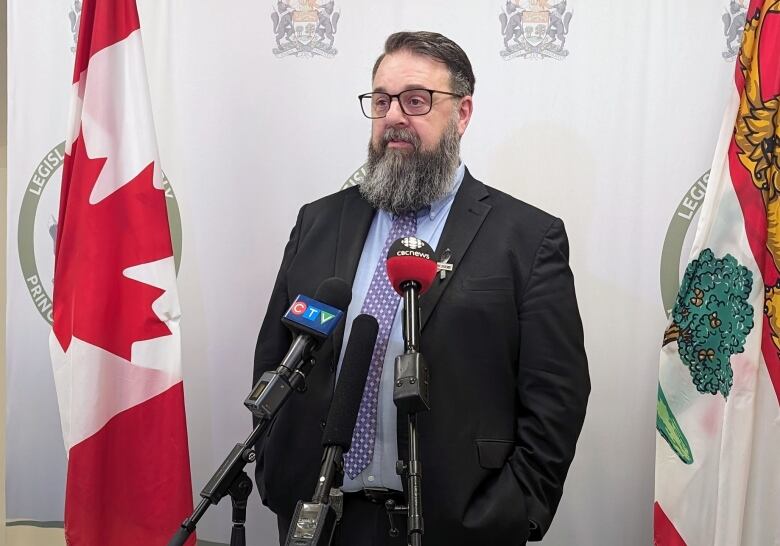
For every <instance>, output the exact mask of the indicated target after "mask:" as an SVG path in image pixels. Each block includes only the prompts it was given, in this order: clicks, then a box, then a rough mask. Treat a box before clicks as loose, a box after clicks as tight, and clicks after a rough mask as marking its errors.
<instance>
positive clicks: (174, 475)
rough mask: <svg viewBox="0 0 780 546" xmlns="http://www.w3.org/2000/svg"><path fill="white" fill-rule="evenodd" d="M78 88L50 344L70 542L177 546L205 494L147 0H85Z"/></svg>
mask: <svg viewBox="0 0 780 546" xmlns="http://www.w3.org/2000/svg"><path fill="white" fill-rule="evenodd" d="M71 92H72V96H71V107H70V118H69V127H68V135H67V140H66V147H65V151H66V157H65V162H64V166H63V175H62V189H61V197H60V211H59V224H58V230H57V240H56V261H55V273H54V328H53V332H52V336H51V339H50V349H51V355H52V362H53V368H54V377H55V383H56V387H57V396H58V400H59V408H60V418H61V420H62V430H63V436H64V440H65V447H66V450H67V453H68V474H67V486H66V495H65V537H66V541H67V543H68V544H69V545H73V546H81V545H84V546H103V545H111V546H124V545H127V546H130V545H132V546H138V545H145V546H146V545H156V544H167V542H168V540H169V539H170V537H171V536H172V535H173V533H175V532H176V530H177V529H178V527H179V524H180V523H181V521H182V520H183V519H184V518H185V517H186V516H187V515H189V513H190V512H191V511H192V489H191V481H190V466H189V454H188V447H187V428H186V420H185V414H184V392H183V387H182V377H181V338H180V333H179V318H180V311H179V303H178V295H177V291H176V273H175V265H174V258H173V250H172V244H171V235H170V229H169V226H168V216H167V210H166V204H165V193H164V190H163V186H162V173H161V170H160V162H159V158H158V153H157V142H156V138H155V131H154V125H153V121H152V111H151V102H150V98H149V89H148V84H147V78H146V68H145V66H144V53H143V44H142V42H141V31H140V24H139V19H138V11H137V8H136V5H135V0H84V3H83V6H82V13H81V26H80V30H79V38H78V45H77V50H76V62H75V67H74V72H73V86H72V91H71ZM190 541H191V542H190V543H191V544H192V543H194V537H191V539H190Z"/></svg>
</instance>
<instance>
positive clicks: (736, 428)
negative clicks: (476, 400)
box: [654, 0, 780, 546]
mask: <svg viewBox="0 0 780 546" xmlns="http://www.w3.org/2000/svg"><path fill="white" fill-rule="evenodd" d="M657 409H658V412H657V418H656V428H657V431H658V434H657V440H656V468H655V510H654V516H655V521H654V527H655V529H654V539H655V540H654V543H655V544H656V546H685V545H687V546H740V545H741V546H766V545H769V544H780V517H778V515H780V0H753V1H752V2H751V3H750V7H749V8H748V10H747V24H746V26H745V32H744V38H743V43H742V48H741V50H740V53H739V55H738V57H737V65H736V75H735V85H734V90H733V93H732V95H731V97H730V102H729V106H728V108H727V111H726V115H725V117H724V122H723V126H722V129H721V134H720V139H719V143H718V147H717V150H716V152H715V159H714V162H713V166H712V171H711V175H710V179H709V185H708V187H707V194H706V197H705V199H704V203H703V205H702V209H701V218H700V219H699V226H698V229H697V231H696V236H695V238H694V242H693V248H692V250H691V258H690V262H689V263H688V265H687V268H686V270H685V273H684V275H683V279H682V282H681V286H680V290H679V293H678V295H677V299H676V302H675V305H674V307H673V309H672V312H671V316H670V324H669V326H668V327H667V329H666V332H665V334H664V339H663V349H662V351H661V362H660V371H659V383H658V404H657Z"/></svg>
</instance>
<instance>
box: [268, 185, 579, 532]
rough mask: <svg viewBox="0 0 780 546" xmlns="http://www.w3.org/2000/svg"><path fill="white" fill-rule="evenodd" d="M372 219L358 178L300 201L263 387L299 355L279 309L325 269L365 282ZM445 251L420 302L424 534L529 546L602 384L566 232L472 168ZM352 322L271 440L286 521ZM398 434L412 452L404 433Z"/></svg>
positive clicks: (273, 474)
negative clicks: (594, 390)
mask: <svg viewBox="0 0 780 546" xmlns="http://www.w3.org/2000/svg"><path fill="white" fill-rule="evenodd" d="M373 215H374V210H373V209H372V208H371V207H370V206H369V205H368V204H367V203H366V201H364V200H363V199H362V198H361V196H360V194H359V192H358V189H357V188H356V187H352V188H349V189H347V190H344V191H341V192H339V193H336V194H333V195H330V196H328V197H325V198H323V199H320V200H318V201H316V202H314V203H311V204H309V205H306V206H304V207H303V208H302V209H301V210H300V213H299V214H298V220H297V222H296V224H295V227H294V229H293V231H292V234H291V237H290V241H289V243H288V244H287V247H286V248H285V251H284V258H283V260H282V265H281V269H280V271H279V275H278V277H277V279H276V284H275V285H274V289H273V293H272V295H271V300H270V303H269V305H268V311H267V314H266V317H265V320H264V322H263V326H262V328H261V331H260V335H259V339H258V343H257V350H256V353H255V367H254V379H255V381H257V379H258V378H259V377H260V375H261V374H262V373H263V372H265V371H267V370H271V369H274V368H275V367H276V366H277V365H278V364H279V362H280V360H281V359H282V357H283V355H284V354H285V353H286V351H287V349H288V348H289V345H290V342H291V340H292V337H291V334H290V333H289V332H288V331H287V330H286V329H285V328H284V326H283V325H282V324H281V322H280V317H281V316H282V315H283V314H284V312H285V311H286V310H287V308H288V306H289V305H290V303H291V301H292V299H294V298H295V296H297V295H298V294H306V295H313V294H314V293H315V291H316V289H317V287H318V285H319V284H320V282H322V281H323V280H324V279H326V278H328V277H332V276H336V277H341V278H343V279H345V280H346V281H347V282H348V283H350V284H351V283H352V281H353V280H354V276H355V271H356V269H357V265H358V261H359V259H360V255H361V252H362V249H363V243H364V241H365V238H366V236H367V234H368V230H369V227H370V225H371V220H372V218H373ZM447 248H449V249H450V250H451V253H452V258H451V259H450V262H451V263H452V264H453V265H454V271H453V272H452V273H451V274H448V275H447V276H446V278H445V279H444V280H440V279H439V278H438V277H437V278H436V280H435V281H434V284H433V286H432V287H431V289H430V290H429V291H428V292H427V293H426V294H424V295H423V296H422V297H421V300H420V306H421V323H422V332H421V353H422V354H423V355H424V357H425V359H426V361H427V363H428V366H429V368H430V376H431V378H430V402H431V410H430V412H427V413H421V414H419V416H418V429H419V434H420V446H421V447H420V450H421V461H422V499H423V517H424V518H425V534H424V537H423V540H424V543H425V544H426V545H428V546H460V545H462V546H467V545H468V546H475V545H490V546H502V545H506V546H510V545H511V546H517V545H520V544H524V543H525V541H526V540H527V539H529V538H530V539H531V540H534V539H536V540H538V539H540V538H541V536H542V535H543V534H544V532H545V531H546V530H547V528H548V527H549V525H550V522H551V521H552V518H553V515H554V513H555V510H556V508H557V506H558V501H559V500H560V497H561V494H562V491H563V481H564V478H565V477H566V473H567V471H568V468H569V464H570V463H571V460H572V457H573V456H574V450H575V444H576V442H577V437H578V436H579V433H580V429H581V427H582V423H583V419H584V417H585V406H586V403H587V398H588V394H589V392H590V382H589V378H588V369H587V359H586V356H585V351H584V348H583V333H582V325H581V322H580V317H579V312H578V310H577V302H576V299H575V294H574V282H573V278H572V274H571V270H570V269H569V266H568V253H569V249H568V241H567V238H566V233H565V231H564V228H563V224H562V222H561V221H560V220H559V219H557V218H554V217H552V216H550V215H548V214H546V213H545V212H542V211H540V210H539V209H536V208H534V207H532V206H530V205H527V204H525V203H523V202H521V201H518V200H516V199H514V198H513V197H511V196H509V195H507V194H505V193H502V192H500V191H498V190H495V189H493V188H490V187H488V186H486V185H484V184H482V183H481V182H479V181H477V180H475V179H474V178H473V177H472V176H471V175H470V174H469V172H468V170H467V171H466V174H465V177H464V179H463V183H462V184H461V187H460V189H459V191H458V194H457V195H456V197H455V201H454V203H453V205H452V209H451V211H450V214H449V217H448V219H447V223H446V225H445V228H444V231H443V233H442V236H441V239H440V241H439V244H438V248H437V249H436V251H437V255H438V254H441V252H442V251H443V250H444V249H447ZM343 331H344V330H343V325H341V327H340V328H339V331H337V332H336V334H335V335H334V336H333V337H332V338H331V340H329V341H327V342H326V343H325V344H324V345H323V346H322V347H321V348H320V350H319V351H318V352H317V354H316V358H317V362H318V363H317V365H316V366H315V367H314V370H313V371H312V373H311V375H310V377H309V381H308V387H309V388H308V391H307V392H306V393H305V394H302V395H299V394H296V395H294V396H292V397H291V398H290V400H289V401H288V403H287V405H286V406H285V407H284V408H283V409H282V410H281V411H280V413H279V415H278V417H277V419H276V421H275V423H274V424H273V426H272V427H271V428H270V430H269V431H268V433H267V434H266V435H265V437H263V438H262V439H261V440H260V441H259V442H258V446H257V447H258V454H259V456H258V463H257V470H256V481H257V485H258V489H259V491H260V495H261V497H262V499H263V502H264V503H265V504H266V505H267V506H269V507H270V508H271V510H273V511H274V512H276V513H277V514H279V515H281V516H283V517H284V518H287V519H289V518H290V517H291V516H292V512H293V510H294V508H295V504H296V502H297V501H298V500H299V499H310V498H311V495H312V492H313V490H314V485H315V481H316V479H317V473H318V471H319V467H320V458H321V455H322V451H323V449H322V447H321V445H320V441H321V435H322V428H323V427H324V423H325V417H326V415H327V412H328V408H329V405H330V401H331V398H332V393H333V389H334V377H335V374H334V371H335V369H336V363H337V362H336V359H337V358H338V355H339V354H340V349H341V344H342V343H343V339H342V337H343ZM398 422H399V423H404V422H405V420H403V421H402V420H401V418H399V421H398ZM398 428H399V430H398V448H399V454H400V455H401V456H402V457H406V455H407V453H408V438H407V430H406V427H405V426H399V427H398ZM529 534H530V537H529Z"/></svg>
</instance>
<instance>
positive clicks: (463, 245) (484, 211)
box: [420, 169, 491, 328]
mask: <svg viewBox="0 0 780 546" xmlns="http://www.w3.org/2000/svg"><path fill="white" fill-rule="evenodd" d="M488 195H489V194H488V191H487V189H486V188H485V185H484V184H482V182H479V181H478V180H476V179H475V178H474V177H473V176H471V173H469V171H468V169H466V172H465V174H464V175H463V182H462V183H461V187H460V190H459V191H458V194H457V195H456V196H455V201H454V202H453V203H452V208H451V209H450V214H449V216H448V217H447V223H446V224H445V226H444V231H443V232H442V234H441V238H440V239H439V244H438V245H436V255H437V256H441V254H442V252H444V251H445V250H446V249H450V252H451V258H450V260H449V263H451V264H452V267H453V271H452V273H449V274H447V275H446V276H445V277H444V279H441V278H439V277H438V276H437V277H436V279H434V281H433V284H432V285H431V288H430V289H429V290H428V292H426V293H425V294H423V295H422V297H421V298H420V325H421V327H422V328H425V324H426V323H427V322H428V319H429V318H431V314H432V313H433V310H434V309H435V308H436V304H437V303H439V299H440V298H441V296H442V294H444V291H445V290H446V289H447V287H448V286H449V285H450V283H451V282H452V279H453V277H454V276H455V275H457V272H458V264H459V263H460V262H461V261H462V259H463V256H464V255H465V254H466V251H467V250H468V248H469V245H471V241H473V240H474V236H475V235H476V234H477V231H479V228H480V227H481V226H482V222H484V221H485V218H486V217H487V215H488V213H489V212H490V209H491V206H490V205H488V204H487V203H485V202H484V200H485V199H486V198H487V197H488Z"/></svg>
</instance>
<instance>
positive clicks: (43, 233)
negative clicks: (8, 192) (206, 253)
mask: <svg viewBox="0 0 780 546" xmlns="http://www.w3.org/2000/svg"><path fill="white" fill-rule="evenodd" d="M64 159H65V142H62V143H60V144H59V145H57V146H55V147H54V148H53V149H52V150H51V151H50V152H49V153H47V154H46V155H45V156H44V157H43V159H41V161H40V162H39V163H38V165H36V167H35V169H34V170H33V173H32V176H31V177H30V181H29V182H28V183H27V186H26V188H25V191H24V198H23V199H22V206H21V210H20V211H19V224H18V233H17V243H18V247H19V263H20V265H21V267H22V275H24V281H25V285H26V286H27V292H28V293H29V294H30V297H31V298H32V301H33V304H34V305H35V307H36V308H37V309H38V312H39V313H40V314H41V316H42V317H43V318H44V319H45V320H47V321H48V322H49V324H51V323H52V303H51V297H52V288H53V281H54V250H55V248H54V245H55V242H56V240H57V217H58V215H59V205H60V182H61V179H62V163H63V161H64ZM163 189H164V191H165V202H166V204H167V206H168V223H169V224H170V228H171V239H172V242H173V258H174V263H175V264H176V271H177V272H178V271H179V264H180V263H181V242H182V233H181V217H180V215H179V205H178V203H177V202H176V196H175V195H174V193H173V188H172V187H171V184H170V181H169V180H168V177H166V176H165V173H163Z"/></svg>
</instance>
